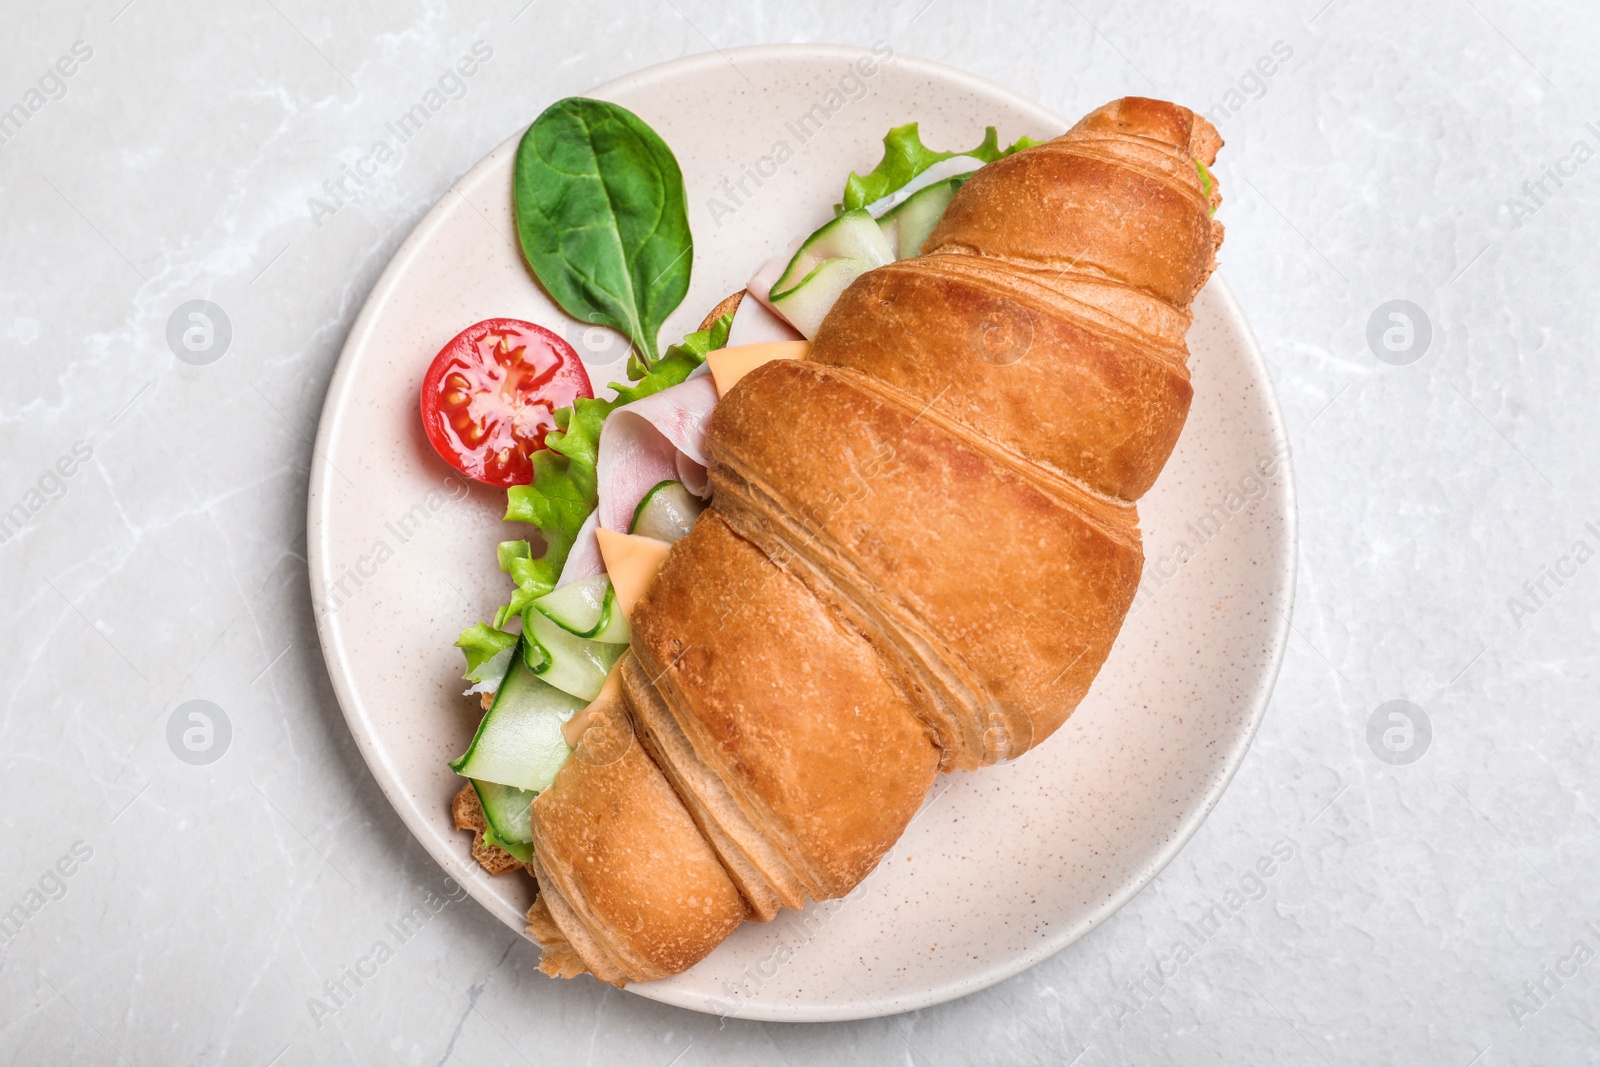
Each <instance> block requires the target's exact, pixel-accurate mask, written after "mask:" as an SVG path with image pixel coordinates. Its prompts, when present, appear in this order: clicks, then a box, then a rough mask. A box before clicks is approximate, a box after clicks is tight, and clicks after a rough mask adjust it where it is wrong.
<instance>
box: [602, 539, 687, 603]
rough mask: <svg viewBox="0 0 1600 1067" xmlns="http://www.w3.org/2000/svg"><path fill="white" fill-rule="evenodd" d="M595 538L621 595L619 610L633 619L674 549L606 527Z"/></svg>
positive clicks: (664, 544)
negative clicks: (636, 607)
mask: <svg viewBox="0 0 1600 1067" xmlns="http://www.w3.org/2000/svg"><path fill="white" fill-rule="evenodd" d="M594 538H595V540H596V541H597V542H599V545H600V558H601V559H603V560H605V564H606V573H607V574H608V575H610V576H611V588H612V589H614V590H615V591H616V594H617V607H619V608H621V609H622V614H623V615H624V616H626V617H627V618H630V619H631V618H632V617H633V606H634V605H635V604H637V603H639V601H640V600H641V599H642V598H643V597H644V594H645V593H646V591H648V590H649V588H650V583H651V582H654V581H655V580H656V574H657V572H659V571H660V570H661V565H662V564H663V563H665V562H666V561H667V551H668V550H669V549H671V548H672V546H671V545H670V544H668V543H667V542H665V541H658V540H656V539H655V538H654V537H641V536H640V535H638V534H625V533H618V532H617V531H615V530H607V529H605V528H604V527H601V528H600V529H597V530H595V532H594Z"/></svg>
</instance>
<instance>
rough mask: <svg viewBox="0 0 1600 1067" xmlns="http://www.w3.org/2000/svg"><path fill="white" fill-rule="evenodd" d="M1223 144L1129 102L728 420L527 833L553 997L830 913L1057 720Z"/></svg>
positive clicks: (1086, 636)
mask: <svg viewBox="0 0 1600 1067" xmlns="http://www.w3.org/2000/svg"><path fill="white" fill-rule="evenodd" d="M1221 143H1222V142H1221V139H1220V138H1219V137H1218V135H1217V132H1216V130H1215V129H1214V128H1213V127H1212V126H1211V124H1210V123H1208V122H1207V121H1206V120H1205V119H1204V118H1202V117H1200V116H1197V115H1195V114H1193V113H1192V112H1190V111H1188V110H1186V109H1184V108H1182V107H1178V106H1176V105H1174V104H1169V103H1165V102H1162V101H1156V100H1146V99H1139V98H1132V97H1130V98H1126V99H1123V100H1118V101H1115V102H1113V103H1111V104H1108V105H1106V106H1104V107H1102V108H1100V109H1098V110H1096V111H1094V112H1092V113H1091V114H1089V115H1088V116H1087V117H1086V118H1084V119H1083V120H1082V121H1081V122H1079V123H1078V124H1077V125H1076V126H1074V127H1073V128H1072V129H1071V130H1070V131H1069V132H1067V133H1066V134H1065V135H1063V136H1061V137H1058V138H1056V139H1055V140H1053V141H1050V142H1048V143H1045V144H1042V145H1039V146H1037V147H1034V148H1030V149H1027V150H1025V151H1022V152H1020V153H1017V154H1015V155H1013V156H1009V157H1007V158H1005V159H1002V160H1000V161H999V162H996V163H992V164H990V165H988V166H985V167H983V168H982V169H980V170H979V171H977V172H976V173H975V174H974V175H973V177H972V178H971V179H970V180H969V181H968V182H966V184H965V185H964V186H963V187H962V188H961V189H960V191H959V192H958V193H957V194H956V196H955V198H954V200H952V202H951V203H950V206H949V208H948V210H947V212H946V213H945V215H944V218H943V220H942V221H941V222H940V224H939V225H938V227H937V228H936V229H935V230H934V232H933V233H932V235H931V236H930V237H929V238H928V240H927V242H926V243H925V244H924V246H923V249H922V253H923V254H922V255H920V256H918V257H916V258H912V259H905V260H901V261H898V262H896V263H893V264H890V265H888V266H884V267H881V268H879V269H877V270H873V271H871V272H869V273H867V274H864V275H863V276H861V277H860V278H859V279H858V280H857V281H855V282H854V283H853V284H852V285H851V286H850V287H849V288H848V289H847V290H846V291H845V292H844V294H843V295H842V296H841V297H840V298H839V300H838V302H837V304H836V305H835V306H834V308H833V309H832V311H831V312H830V313H829V314H828V316H827V318H826V320H825V321H824V322H823V324H822V326H821V329H820V331H819V332H818V334H817V336H816V337H815V339H814V342H813V345H812V349H811V354H810V358H809V359H806V360H803V361H783V362H773V363H768V364H766V365H764V366H761V367H759V368H757V369H756V370H755V371H753V372H751V373H750V374H748V375H747V376H746V377H745V378H744V379H743V380H742V381H741V382H740V383H739V385H738V386H737V387H736V388H734V389H733V390H731V391H730V392H729V393H728V395H727V396H726V397H725V398H724V399H723V401H722V402H721V403H720V404H719V405H718V406H717V408H716V410H715V412H714V415H713V417H712V421H711V424H710V427H709V430H708V435H707V444H708V450H709V453H710V459H711V464H710V481H711V486H712V506H711V508H710V509H709V510H708V511H707V512H706V513H705V514H704V515H703V516H702V517H701V519H700V521H699V523H698V524H697V525H696V526H695V528H694V530H693V532H692V533H690V534H689V536H688V537H686V538H685V539H683V540H681V541H679V542H678V543H677V544H676V545H675V546H674V547H673V549H672V551H671V553H670V555H669V556H668V558H667V561H666V564H665V566H664V567H663V569H662V571H661V573H660V575H659V577H658V578H657V579H656V581H655V584H654V585H653V586H652V587H651V589H650V591H649V592H648V594H647V595H646V596H645V597H644V599H643V600H642V601H641V602H640V603H639V604H637V605H636V607H635V608H634V611H633V615H632V619H631V622H632V630H633V638H632V645H631V649H630V651H629V653H628V654H627V655H625V656H624V658H623V660H622V661H621V663H620V668H619V669H620V676H621V682H622V684H621V686H620V690H619V691H616V692H614V693H613V694H612V695H611V696H610V697H609V698H602V700H601V701H599V702H597V704H596V705H595V707H594V708H593V709H591V713H590V714H591V718H590V724H589V726H588V728H587V731H586V732H585V733H584V734H583V736H582V738H581V739H580V741H579V743H578V745H577V747H576V749H575V750H574V753H573V756H572V757H571V758H570V759H569V760H568V761H567V763H566V765H565V766H564V767H563V768H562V770H561V771H560V773H559V774H558V775H557V777H556V779H555V782H554V784H553V785H552V787H551V788H550V789H548V790H546V791H545V792H543V793H541V794H540V795H539V796H538V798H537V799H536V800H535V801H534V804H533V820H532V823H533V838H534V842H533V843H534V859H533V862H532V866H533V869H534V873H535V875H536V876H537V879H538V883H539V896H538V898H537V901H536V903H535V904H534V906H533V908H532V910H531V911H530V912H529V914H528V930H529V933H530V934H531V935H532V936H533V937H534V938H535V939H537V940H538V941H539V942H540V943H541V944H542V945H543V946H544V949H545V952H544V956H543V960H542V962H541V969H543V970H544V971H546V972H547V973H550V974H553V975H560V976H571V975H574V974H579V973H583V972H585V971H587V972H590V973H593V974H594V975H595V976H596V977H598V978H600V979H601V980H604V981H608V982H614V983H618V984H621V983H624V982H628V981H648V980H651V979H656V978H661V977H665V976H667V975H671V974H675V973H677V972H679V971H682V970H684V969H686V968H687V967H689V966H691V965H693V964H694V963H695V962H697V961H698V960H700V959H701V958H703V957H704V956H705V955H706V954H707V953H709V952H710V951H711V950H712V949H713V948H715V947H716V946H717V945H718V944H719V943H721V941H722V940H723V939H725V938H726V937H727V936H728V935H729V934H730V933H731V932H732V931H733V930H734V929H735V928H736V927H738V925H739V924H740V923H741V922H743V921H745V920H746V919H753V920H759V921H767V920H770V919H771V918H772V917H773V916H774V915H775V914H776V913H777V911H778V909H779V908H801V907H803V906H804V905H805V903H806V901H807V900H808V899H810V900H823V899H828V898H832V897H837V896H840V895H842V894H844V893H847V892H849V891H850V890H851V889H852V888H853V887H854V886H855V885H856V884H857V883H859V882H860V881H861V879H862V878H864V877H865V876H866V875H867V874H868V873H869V872H870V871H871V870H872V869H873V867H874V866H875V865H876V864H877V863H878V861H879V860H880V859H881V858H882V856H883V855H884V853H885V852H886V851H887V850H888V849H889V848H890V847H891V846H892V845H893V844H894V842H895V841H896V840H897V839H898V837H899V836H900V834H901V832H902V831H903V830H904V829H905V827H906V825H907V823H908V822H909V821H910V819H911V817H912V816H913V815H914V814H915V812H916V810H917V808H918V806H919V804H920V803H921V801H922V799H923V797H924V796H925V794H926V793H927V791H928V788H929V786H930V785H931V784H932V783H933V780H934V778H935V776H936V775H937V774H938V773H940V772H941V771H953V770H964V769H971V768H977V767H981V766H984V765H986V764H991V763H995V762H997V761H1000V760H1006V759H1012V758H1015V757H1017V756H1019V755H1021V754H1022V753H1024V752H1026V751H1027V750H1028V749H1030V748H1032V747H1033V746H1034V745H1037V744H1039V743H1040V742H1042V741H1043V740H1044V739H1045V738H1047V737H1049V736H1050V735H1051V734H1052V733H1053V732H1055V730H1056V729H1057V728H1059V727H1060V725H1061V724H1062V722H1064V721H1065V720H1066V718H1067V716H1068V715H1069V714H1070V713H1071V712H1072V710H1073V709H1074V708H1075V707H1076V706H1077V705H1078V703H1079V701H1081V700H1082V699H1083V696H1084V694H1085V693H1086V692H1087V691H1088V689H1089V685H1090V683H1091V682H1092V681H1093V680H1094V677H1095V675H1096V673H1097V672H1098V671H1099V669H1100V666H1101V664H1102V663H1103V662H1104V661H1105V659H1106V656H1107V654H1108V653H1109V651H1110V649H1111V645H1112V642H1113V641H1114V640H1115V638H1116V636H1117V633H1118V630H1119V629H1120V627H1121V625H1122V620H1123V617H1124V616H1125V614H1126V613H1127V610H1128V607H1129V605H1130V603H1131V602H1132V599H1133V596H1134V593H1135V590H1136V588H1137V586H1138V583H1139V575H1140V569H1141V566H1142V563H1143V554H1142V549H1141V544H1140V536H1139V527H1138V514H1137V511H1136V510H1135V505H1134V502H1135V501H1136V500H1138V499H1139V497H1140V496H1141V495H1142V494H1143V493H1144V492H1145V491H1146V490H1147V489H1149V488H1150V486H1151V484H1152V483H1153V482H1154V480H1155V478H1156V475H1157V474H1158V473H1159V471H1160V470H1161V467H1162V465H1163V464H1164V463H1165V462H1166V459H1167V457H1168V455H1169V454H1170V453H1171V451H1172V449H1173V446H1174V445H1175V443H1176V442H1177V439H1178V434H1179V432H1180V430H1181V429H1182V427H1183V422H1184V418H1185V416H1186V415H1187V413H1188V409H1189V402H1190V398H1191V395H1192V389H1191V386H1190V382H1189V373H1188V369H1187V366H1186V360H1187V356H1188V351H1187V348H1186V347H1185V343H1184V334H1185V332H1186V330H1187V329H1188V326H1189V323H1190V312H1189V305H1190V303H1191V301H1192V300H1193V299H1194V297H1195V294H1196V293H1198V292H1199V290H1200V287H1201V286H1202V285H1204V284H1205V281H1206V278H1207V277H1208V276H1209V275H1210V273H1211V271H1212V269H1213V268H1214V266H1215V263H1216V258H1215V254H1216V249H1217V247H1218V245H1219V244H1220V242H1221V240H1222V227H1221V225H1220V224H1218V223H1216V222H1214V221H1213V220H1212V217H1211V215H1212V213H1213V212H1214V210H1215V208H1216V205H1217V203H1218V202H1219V199H1220V198H1219V196H1218V194H1217V191H1216V189H1215V186H1214V184H1213V182H1212V179H1211V177H1210V175H1209V172H1207V171H1206V170H1205V169H1204V166H1205V165H1209V164H1210V163H1212V162H1213V160H1214V159H1215V158H1216V153H1217V149H1218V148H1220V147H1221ZM1197 163H1198V164H1200V166H1197Z"/></svg>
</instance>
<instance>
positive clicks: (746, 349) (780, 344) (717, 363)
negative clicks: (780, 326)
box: [706, 341, 811, 396]
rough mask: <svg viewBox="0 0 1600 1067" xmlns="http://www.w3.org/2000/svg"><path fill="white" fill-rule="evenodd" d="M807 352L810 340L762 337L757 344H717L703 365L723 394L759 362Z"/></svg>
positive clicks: (759, 363) (805, 355)
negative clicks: (761, 341) (725, 345)
mask: <svg viewBox="0 0 1600 1067" xmlns="http://www.w3.org/2000/svg"><path fill="white" fill-rule="evenodd" d="M810 354H811V342H810V341H765V342H763V343H761V344H758V345H734V346H733V347H732V348H719V349H717V350H716V351H715V352H712V353H710V354H708V355H707V356H706V366H708V367H710V368H711V380H712V381H714V382H716V383H717V395H718V396H727V395H728V390H729V389H732V388H733V387H734V386H735V385H737V384H738V383H739V379H740V378H743V377H744V376H745V375H746V374H749V373H750V372H751V371H753V370H755V369H756V368H757V367H759V366H761V365H762V364H763V363H771V362H772V361H773V360H775V359H805V358H806V357H807V356H809V355H810Z"/></svg>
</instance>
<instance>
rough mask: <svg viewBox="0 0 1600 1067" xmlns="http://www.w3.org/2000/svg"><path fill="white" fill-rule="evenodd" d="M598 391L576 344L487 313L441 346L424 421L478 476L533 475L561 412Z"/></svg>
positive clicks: (438, 446) (503, 481) (436, 440)
mask: <svg viewBox="0 0 1600 1067" xmlns="http://www.w3.org/2000/svg"><path fill="white" fill-rule="evenodd" d="M580 396H585V397H592V396H594V388H593V386H591V385H590V383H589V374H588V372H587V371H586V370H584V367H583V362H582V361H581V360H579V359H578V354H577V353H576V352H574V351H573V350H572V346H571V345H569V344H567V342H565V341H563V340H562V339H561V338H560V337H558V336H556V335H555V334H553V333H551V332H550V331H549V330H547V329H545V328H544V327H542V326H536V325H534V324H533V323H531V322H523V321H522V320H520V319H484V320H483V321H482V322H479V323H474V324H473V325H471V326H468V327H467V328H466V329H465V330H462V331H461V332H460V333H458V334H457V335H456V336H455V337H454V338H452V339H451V341H450V343H449V344H447V345H445V346H444V347H443V348H441V349H440V350H439V354H438V355H437V356H434V357H433V362H432V363H431V364H429V366H428V373H427V374H426V375H424V376H423V379H422V397H421V400H422V426H423V429H424V430H426V431H427V434H428V440H429V441H430V442H431V443H432V444H433V447H434V451H436V452H438V453H439V456H440V458H441V459H443V460H444V461H445V462H446V463H448V464H450V465H451V466H452V467H454V468H455V469H456V470H458V471H460V472H461V473H462V474H465V475H466V476H467V477H468V478H471V479H473V480H474V481H478V482H483V483H484V484H485V485H493V486H498V487H499V488H502V489H504V488H507V487H509V486H513V485H527V484H529V483H530V482H532V481H533V461H532V459H531V456H532V454H533V453H534V452H536V451H537V450H539V449H541V448H543V447H544V439H545V435H546V434H547V433H549V432H550V431H551V430H553V429H555V428H556V419H555V413H556V411H557V410H558V409H559V408H564V407H566V406H567V405H569V404H571V403H572V402H573V400H575V399H576V398H578V397H580Z"/></svg>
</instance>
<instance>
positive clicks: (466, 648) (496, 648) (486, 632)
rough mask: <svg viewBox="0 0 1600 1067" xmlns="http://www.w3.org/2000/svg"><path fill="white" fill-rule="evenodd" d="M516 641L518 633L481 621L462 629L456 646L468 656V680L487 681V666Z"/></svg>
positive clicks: (513, 645)
mask: <svg viewBox="0 0 1600 1067" xmlns="http://www.w3.org/2000/svg"><path fill="white" fill-rule="evenodd" d="M516 643H517V635H516V634H508V633H506V632H505V631H504V630H500V629H497V628H495V627H493V626H488V625H486V624H484V623H481V622H480V623H475V624H474V625H472V626H469V627H467V628H466V629H465V630H462V631H461V636H460V637H458V638H456V647H457V648H459V649H460V650H461V651H462V653H463V654H464V655H465V656H466V657H467V673H466V679H467V681H469V682H482V681H485V680H486V679H485V674H486V673H487V672H486V671H485V669H484V668H485V666H486V665H487V664H489V663H490V661H491V660H493V659H494V658H495V657H496V656H498V655H500V654H501V653H502V652H507V651H509V650H510V649H512V648H513V647H515V645H516Z"/></svg>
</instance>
